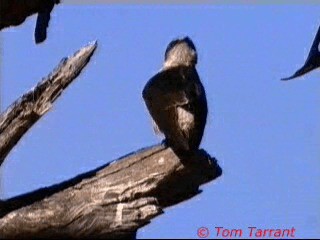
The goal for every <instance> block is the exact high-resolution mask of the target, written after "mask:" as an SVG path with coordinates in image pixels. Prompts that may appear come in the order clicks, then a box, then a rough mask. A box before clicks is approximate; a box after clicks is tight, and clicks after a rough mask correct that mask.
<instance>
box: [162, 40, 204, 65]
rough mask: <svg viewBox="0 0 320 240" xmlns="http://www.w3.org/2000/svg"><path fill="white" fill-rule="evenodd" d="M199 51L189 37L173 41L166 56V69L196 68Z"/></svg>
mask: <svg viewBox="0 0 320 240" xmlns="http://www.w3.org/2000/svg"><path fill="white" fill-rule="evenodd" d="M197 60H198V55H197V50H196V48H195V46H194V44H193V42H192V41H191V39H190V38H189V37H185V38H182V39H175V40H173V41H171V42H170V43H169V45H168V47H167V49H166V52H165V56H164V68H171V67H177V66H195V65H196V64H197Z"/></svg>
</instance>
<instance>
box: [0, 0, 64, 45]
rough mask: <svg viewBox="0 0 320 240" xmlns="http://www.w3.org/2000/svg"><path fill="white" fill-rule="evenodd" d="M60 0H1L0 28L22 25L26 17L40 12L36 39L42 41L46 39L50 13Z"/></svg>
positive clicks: (37, 41) (38, 41)
mask: <svg viewBox="0 0 320 240" xmlns="http://www.w3.org/2000/svg"><path fill="white" fill-rule="evenodd" d="M58 3H60V0H24V1H23V0H0V30H2V29H3V28H6V27H10V26H17V25H20V24H21V23H23V22H24V21H25V19H26V18H27V17H29V16H31V15H33V14H35V13H38V18H37V23H36V29H35V41H36V43H40V42H42V41H44V40H45V39H46V36H47V27H48V24H49V21H50V13H51V11H52V9H53V6H54V5H55V4H58Z"/></svg>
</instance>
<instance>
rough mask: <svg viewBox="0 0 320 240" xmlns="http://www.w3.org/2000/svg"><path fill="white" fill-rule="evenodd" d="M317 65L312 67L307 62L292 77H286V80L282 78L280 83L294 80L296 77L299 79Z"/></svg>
mask: <svg viewBox="0 0 320 240" xmlns="http://www.w3.org/2000/svg"><path fill="white" fill-rule="evenodd" d="M317 67H319V66H317V65H314V64H312V63H309V62H306V63H305V64H304V66H303V67H302V68H300V69H299V70H298V71H296V72H295V73H294V74H293V75H292V76H290V77H287V78H282V79H281V80H282V81H287V80H291V79H294V78H297V77H300V76H302V75H304V74H306V73H308V72H311V71H312V70H314V69H316V68H317Z"/></svg>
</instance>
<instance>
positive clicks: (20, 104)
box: [0, 43, 97, 166]
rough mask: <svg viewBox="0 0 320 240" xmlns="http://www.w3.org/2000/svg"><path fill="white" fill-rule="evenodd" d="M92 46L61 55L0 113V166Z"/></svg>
mask: <svg viewBox="0 0 320 240" xmlns="http://www.w3.org/2000/svg"><path fill="white" fill-rule="evenodd" d="M96 47H97V43H92V44H90V45H88V46H86V47H84V48H82V49H81V50H79V51H78V52H76V53H75V54H74V55H73V56H71V57H70V58H65V59H63V60H62V61H61V62H60V64H59V65H58V67H57V68H56V69H55V70H54V71H53V72H52V73H51V74H50V75H49V76H47V77H46V78H45V79H43V80H42V81H41V82H40V83H39V84H38V85H37V86H36V87H35V88H34V89H32V90H31V91H29V92H28V93H26V94H24V95H23V96H22V97H21V98H20V99H18V100H17V101H15V102H14V103H13V104H12V105H11V106H10V107H9V108H8V109H7V110H6V111H5V112H4V113H2V114H1V115H0V166H1V164H2V163H3V161H4V159H5V157H6V156H7V155H8V153H9V152H10V151H11V149H12V148H13V147H14V146H15V145H16V144H17V142H18V141H19V140H20V138H21V137H22V136H23V135H24V134H25V133H26V132H27V131H28V129H30V128H31V127H32V125H33V124H34V123H36V122H37V121H38V119H39V118H40V117H41V116H43V115H44V114H45V113H46V112H47V111H48V110H49V109H50V108H51V107H52V104H53V102H54V101H55V100H56V99H57V98H58V97H59V96H60V94H61V93H62V92H63V90H64V89H65V88H66V87H67V86H68V85H69V84H70V83H71V82H72V81H73V80H74V79H75V78H76V77H77V76H78V75H79V74H80V72H81V70H82V69H83V68H84V67H85V66H86V64H87V63H88V62H89V60H90V57H91V56H92V54H93V53H94V50H95V49H96Z"/></svg>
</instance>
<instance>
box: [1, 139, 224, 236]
mask: <svg viewBox="0 0 320 240" xmlns="http://www.w3.org/2000/svg"><path fill="white" fill-rule="evenodd" d="M220 175H221V168H220V167H219V165H218V164H217V162H216V160H215V159H214V158H211V157H210V156H208V155H207V154H206V153H205V152H204V151H203V150H202V151H198V152H197V153H195V154H194V155H193V156H189V157H187V158H185V159H183V160H181V159H180V158H179V157H177V156H176V155H175V153H174V152H173V151H172V150H171V149H170V148H166V147H164V146H161V145H160V146H154V147H150V148H147V149H142V150H140V151H138V152H136V153H132V154H130V155H128V156H125V157H123V158H122V159H120V160H117V161H115V162H113V163H111V164H107V165H105V166H102V167H100V168H98V169H96V170H93V171H91V172H87V173H85V174H82V175H79V176H77V177H75V178H73V179H71V180H69V181H66V182H63V183H61V184H58V185H54V186H52V187H49V188H44V189H40V190H37V191H35V192H32V193H28V194H25V195H22V196H18V197H15V198H12V199H9V200H6V201H4V202H2V203H1V204H0V236H2V237H4V238H66V237H67V238H93V239H94V238H133V237H134V236H135V234H136V231H137V229H139V228H141V227H142V226H144V225H146V224H148V223H149V221H150V219H152V218H154V217H155V216H158V215H159V214H161V213H163V209H164V208H165V207H168V206H171V205H174V204H177V203H179V202H181V201H184V200H186V199H189V198H191V197H193V196H195V195H196V194H198V193H199V192H200V191H199V186H200V185H201V184H204V183H207V182H209V181H211V180H213V179H215V178H217V177H219V176H220Z"/></svg>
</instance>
